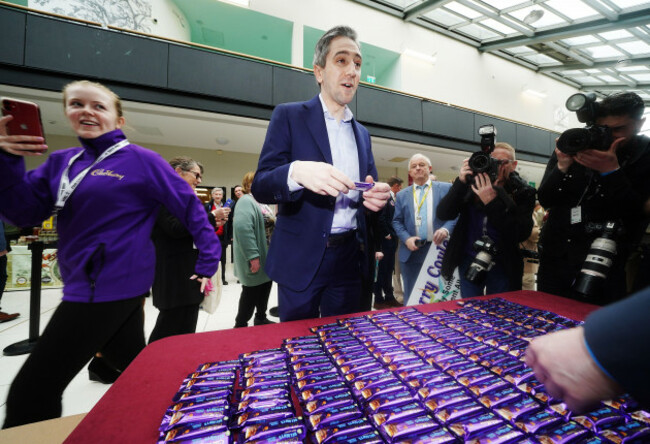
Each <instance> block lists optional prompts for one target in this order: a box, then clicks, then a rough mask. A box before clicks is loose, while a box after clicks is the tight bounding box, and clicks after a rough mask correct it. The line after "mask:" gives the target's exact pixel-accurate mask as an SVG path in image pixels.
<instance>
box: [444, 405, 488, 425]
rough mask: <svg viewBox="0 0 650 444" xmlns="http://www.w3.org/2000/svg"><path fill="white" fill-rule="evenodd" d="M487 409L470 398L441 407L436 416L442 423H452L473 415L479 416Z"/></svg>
mask: <svg viewBox="0 0 650 444" xmlns="http://www.w3.org/2000/svg"><path fill="white" fill-rule="evenodd" d="M485 411H486V410H485V407H484V406H483V404H481V403H479V402H477V401H474V400H469V401H465V402H462V403H460V404H455V405H453V406H450V407H447V408H444V409H440V410H438V411H437V412H436V414H435V417H436V419H437V420H438V421H439V422H440V423H441V424H450V423H453V422H459V421H461V420H464V419H467V418H471V417H472V416H477V415H479V414H481V413H483V412H485Z"/></svg>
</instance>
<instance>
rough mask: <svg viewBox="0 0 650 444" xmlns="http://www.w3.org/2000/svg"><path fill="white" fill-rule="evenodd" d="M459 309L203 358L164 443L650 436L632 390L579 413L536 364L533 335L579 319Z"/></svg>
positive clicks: (319, 330)
mask: <svg viewBox="0 0 650 444" xmlns="http://www.w3.org/2000/svg"><path fill="white" fill-rule="evenodd" d="M459 306H460V308H458V309H456V310H451V311H441V312H433V313H429V314H424V313H421V312H419V311H418V310H417V309H415V308H407V309H403V310H401V311H396V312H381V313H373V314H370V315H366V316H358V317H353V318H349V319H343V320H339V321H338V322H336V323H333V324H328V325H322V326H319V327H315V328H313V329H312V332H313V335H312V336H305V337H297V338H287V339H285V340H284V341H283V343H282V345H281V347H279V348H276V349H270V350H261V351H257V352H252V353H244V354H242V355H241V356H240V358H239V360H238V361H226V362H217V363H206V364H203V365H201V366H199V368H198V369H197V370H196V371H195V372H194V373H191V374H190V375H188V377H187V378H186V379H185V380H184V381H183V383H182V384H181V387H180V389H179V391H178V393H177V394H176V395H175V397H174V399H173V404H172V405H171V406H170V407H169V409H168V410H167V412H166V413H165V415H164V417H163V420H162V423H161V426H160V432H161V434H160V439H159V442H160V443H162V442H174V443H181V442H183V443H184V442H192V443H208V442H209V443H234V442H236V443H241V444H243V443H262V442H264V443H280V442H282V443H294V442H295V443H299V442H308V443H315V444H329V443H383V442H386V443H433V444H435V443H439V444H442V443H460V442H470V443H499V444H506V443H522V444H523V443H541V444H550V443H556V444H559V443H567V444H569V443H571V444H573V443H581V444H582V443H599V442H603V443H609V442H614V443H633V442H634V443H636V442H639V443H641V442H650V414H649V413H648V412H645V411H643V410H640V409H639V408H638V406H637V404H636V403H635V402H634V400H633V399H631V398H630V397H629V396H624V397H622V398H620V399H616V400H611V401H607V402H604V403H602V404H601V405H600V406H599V407H598V408H597V409H595V410H593V411H591V412H588V413H586V414H582V415H574V414H573V413H572V412H570V411H569V410H568V409H567V408H566V405H565V404H564V403H562V402H561V401H560V400H557V399H554V398H553V397H551V396H550V395H548V394H547V393H546V391H545V389H544V386H543V384H542V383H540V382H539V381H538V380H537V379H536V378H535V375H534V374H533V373H532V371H531V370H530V369H529V368H527V367H526V366H525V364H524V362H523V356H524V351H525V349H526V346H527V344H528V342H529V341H530V340H531V339H532V338H533V337H535V336H538V335H541V334H545V333H548V332H551V331H555V330H558V329H563V328H570V327H574V326H576V325H578V324H579V323H578V322H575V321H572V320H570V319H567V318H564V317H562V316H559V315H556V314H554V313H551V312H548V311H543V310H537V309H532V308H529V307H526V306H523V305H519V304H515V303H512V302H508V301H505V300H503V299H491V300H487V301H483V300H476V301H475V300H462V301H459Z"/></svg>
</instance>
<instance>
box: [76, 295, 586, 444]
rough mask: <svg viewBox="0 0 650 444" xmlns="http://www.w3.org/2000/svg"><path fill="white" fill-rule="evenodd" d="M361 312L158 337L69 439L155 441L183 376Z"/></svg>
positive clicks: (559, 305)
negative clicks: (204, 364) (202, 364)
mask: <svg viewBox="0 0 650 444" xmlns="http://www.w3.org/2000/svg"><path fill="white" fill-rule="evenodd" d="M493 297H501V298H503V299H506V300H508V301H512V302H516V303H519V304H523V305H527V306H529V307H532V308H537V309H542V310H548V311H551V312H554V313H557V314H559V315H562V316H566V317H568V318H571V319H575V320H584V318H585V317H586V316H587V314H589V313H590V312H591V311H593V310H595V309H597V308H598V307H597V306H595V305H590V304H584V303H581V302H577V301H574V300H571V299H565V298H561V297H558V296H553V295H549V294H546V293H541V292H535V291H516V292H510V293H503V294H499V295H493V296H484V297H480V298H477V299H490V298H493ZM416 308H417V309H418V310H420V311H422V312H425V313H428V312H432V311H439V310H448V309H453V308H458V304H457V301H449V302H439V303H436V304H427V305H418V306H416ZM394 310H400V309H399V308H398V309H394ZM368 313H369V312H368ZM360 314H366V313H356V314H353V315H349V316H338V317H330V318H316V319H306V320H301V321H292V322H283V323H279V324H270V325H261V326H258V327H248V328H238V329H231V330H219V331H212V332H205V333H196V334H191V335H181V336H173V337H169V338H165V339H162V340H159V341H156V342H154V343H152V344H151V345H149V346H147V347H146V348H145V349H144V350H143V351H142V352H141V353H140V354H139V355H138V357H137V358H136V359H135V360H134V361H133V362H132V363H131V365H130V366H129V367H128V368H127V369H126V370H125V371H124V373H123V374H122V375H121V376H120V378H119V379H118V380H117V381H116V382H115V383H114V384H113V386H112V387H111V388H110V389H109V390H108V391H107V392H106V394H105V395H104V396H103V397H102V398H101V399H100V400H99V402H98V403H97V404H96V405H95V407H94V408H93V409H92V410H91V411H90V412H89V413H88V414H87V415H86V417H85V418H84V419H83V421H82V422H81V423H80V424H79V425H78V426H77V428H75V429H74V431H73V432H72V433H71V434H70V436H69V437H68V439H67V440H66V441H65V442H66V443H84V444H85V443H89V442H92V443H95V444H98V443H155V442H156V440H157V439H158V427H159V426H160V421H161V419H162V417H163V414H164V413H165V410H166V409H167V407H169V405H170V404H171V400H172V397H173V396H174V394H175V393H176V392H177V391H178V388H179V386H180V384H181V382H182V381H183V378H185V377H186V376H187V375H188V373H191V372H193V371H194V370H195V369H196V367H197V366H198V365H199V364H201V363H204V362H211V361H223V360H229V359H237V358H238V357H239V354H240V353H244V352H251V351H256V350H263V349H267V348H275V347H280V345H282V340H283V339H285V338H289V337H296V336H307V335H310V334H312V333H311V332H310V331H309V328H310V327H314V326H317V325H323V324H327V323H330V322H334V321H335V320H336V319H341V318H345V317H352V316H358V315H360Z"/></svg>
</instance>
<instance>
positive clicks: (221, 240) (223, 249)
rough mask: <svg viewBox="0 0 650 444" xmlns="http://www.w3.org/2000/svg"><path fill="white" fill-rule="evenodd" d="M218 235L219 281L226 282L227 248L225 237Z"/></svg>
mask: <svg viewBox="0 0 650 444" xmlns="http://www.w3.org/2000/svg"><path fill="white" fill-rule="evenodd" d="M218 237H219V243H220V244H221V282H224V283H225V282H226V256H227V254H226V250H227V248H228V244H226V243H225V241H226V240H225V239H224V237H223V236H218Z"/></svg>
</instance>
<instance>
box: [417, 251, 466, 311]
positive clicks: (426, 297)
mask: <svg viewBox="0 0 650 444" xmlns="http://www.w3.org/2000/svg"><path fill="white" fill-rule="evenodd" d="M447 243H448V241H446V240H445V241H444V242H443V243H442V244H441V245H439V246H438V245H436V244H431V247H429V252H428V253H427V257H426V259H425V260H424V263H423V264H422V269H421V270H420V274H419V275H418V279H417V280H416V281H415V285H414V286H413V291H412V292H411V294H410V295H409V298H408V303H407V304H406V305H418V304H429V303H433V302H443V301H451V300H453V299H460V298H461V295H460V279H459V278H458V268H456V270H454V276H453V277H452V279H451V280H450V281H448V280H447V279H445V278H443V277H442V272H441V268H442V258H443V257H444V255H445V251H446V249H447Z"/></svg>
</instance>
